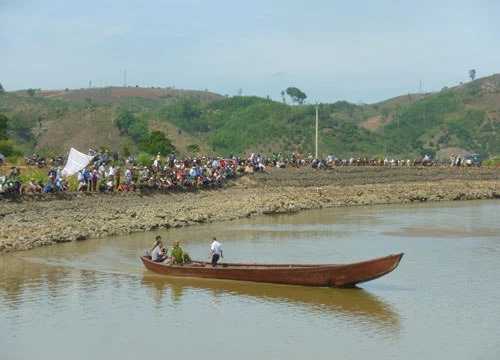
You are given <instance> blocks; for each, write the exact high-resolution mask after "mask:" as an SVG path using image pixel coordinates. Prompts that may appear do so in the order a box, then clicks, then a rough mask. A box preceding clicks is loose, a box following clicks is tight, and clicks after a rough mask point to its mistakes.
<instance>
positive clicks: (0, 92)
mask: <svg viewBox="0 0 500 360" xmlns="http://www.w3.org/2000/svg"><path fill="white" fill-rule="evenodd" d="M3 93H5V89H4V88H3V85H2V83H0V95H2V94H3Z"/></svg>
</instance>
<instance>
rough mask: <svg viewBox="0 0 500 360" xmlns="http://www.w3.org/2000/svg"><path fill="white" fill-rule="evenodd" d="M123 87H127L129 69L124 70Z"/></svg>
mask: <svg viewBox="0 0 500 360" xmlns="http://www.w3.org/2000/svg"><path fill="white" fill-rule="evenodd" d="M123 87H127V69H125V70H123Z"/></svg>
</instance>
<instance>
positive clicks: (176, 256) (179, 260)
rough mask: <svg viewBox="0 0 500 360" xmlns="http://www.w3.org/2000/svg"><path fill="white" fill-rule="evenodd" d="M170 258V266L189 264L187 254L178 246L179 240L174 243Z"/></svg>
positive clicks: (189, 260) (189, 258)
mask: <svg viewBox="0 0 500 360" xmlns="http://www.w3.org/2000/svg"><path fill="white" fill-rule="evenodd" d="M170 256H171V258H172V264H189V263H190V262H191V257H190V256H189V254H188V253H187V252H185V251H184V250H182V248H181V247H180V246H179V240H175V241H174V246H173V247H172V250H171V251H170Z"/></svg>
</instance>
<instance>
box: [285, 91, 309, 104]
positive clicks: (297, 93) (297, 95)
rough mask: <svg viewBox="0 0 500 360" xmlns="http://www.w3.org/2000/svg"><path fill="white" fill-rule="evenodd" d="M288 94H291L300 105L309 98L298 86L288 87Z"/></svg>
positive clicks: (293, 99)
mask: <svg viewBox="0 0 500 360" xmlns="http://www.w3.org/2000/svg"><path fill="white" fill-rule="evenodd" d="M286 94H287V95H288V96H290V98H291V99H292V101H293V102H294V103H296V104H299V105H302V104H303V103H304V100H305V99H306V98H307V95H306V94H305V93H303V92H302V91H300V90H299V89H298V88H296V87H289V88H287V89H286Z"/></svg>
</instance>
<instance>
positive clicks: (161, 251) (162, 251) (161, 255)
mask: <svg viewBox="0 0 500 360" xmlns="http://www.w3.org/2000/svg"><path fill="white" fill-rule="evenodd" d="M167 251H168V249H166V248H165V247H163V243H162V241H161V236H157V237H156V246H155V247H154V249H153V251H152V252H151V260H153V261H154V262H164V261H165V260H167Z"/></svg>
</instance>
